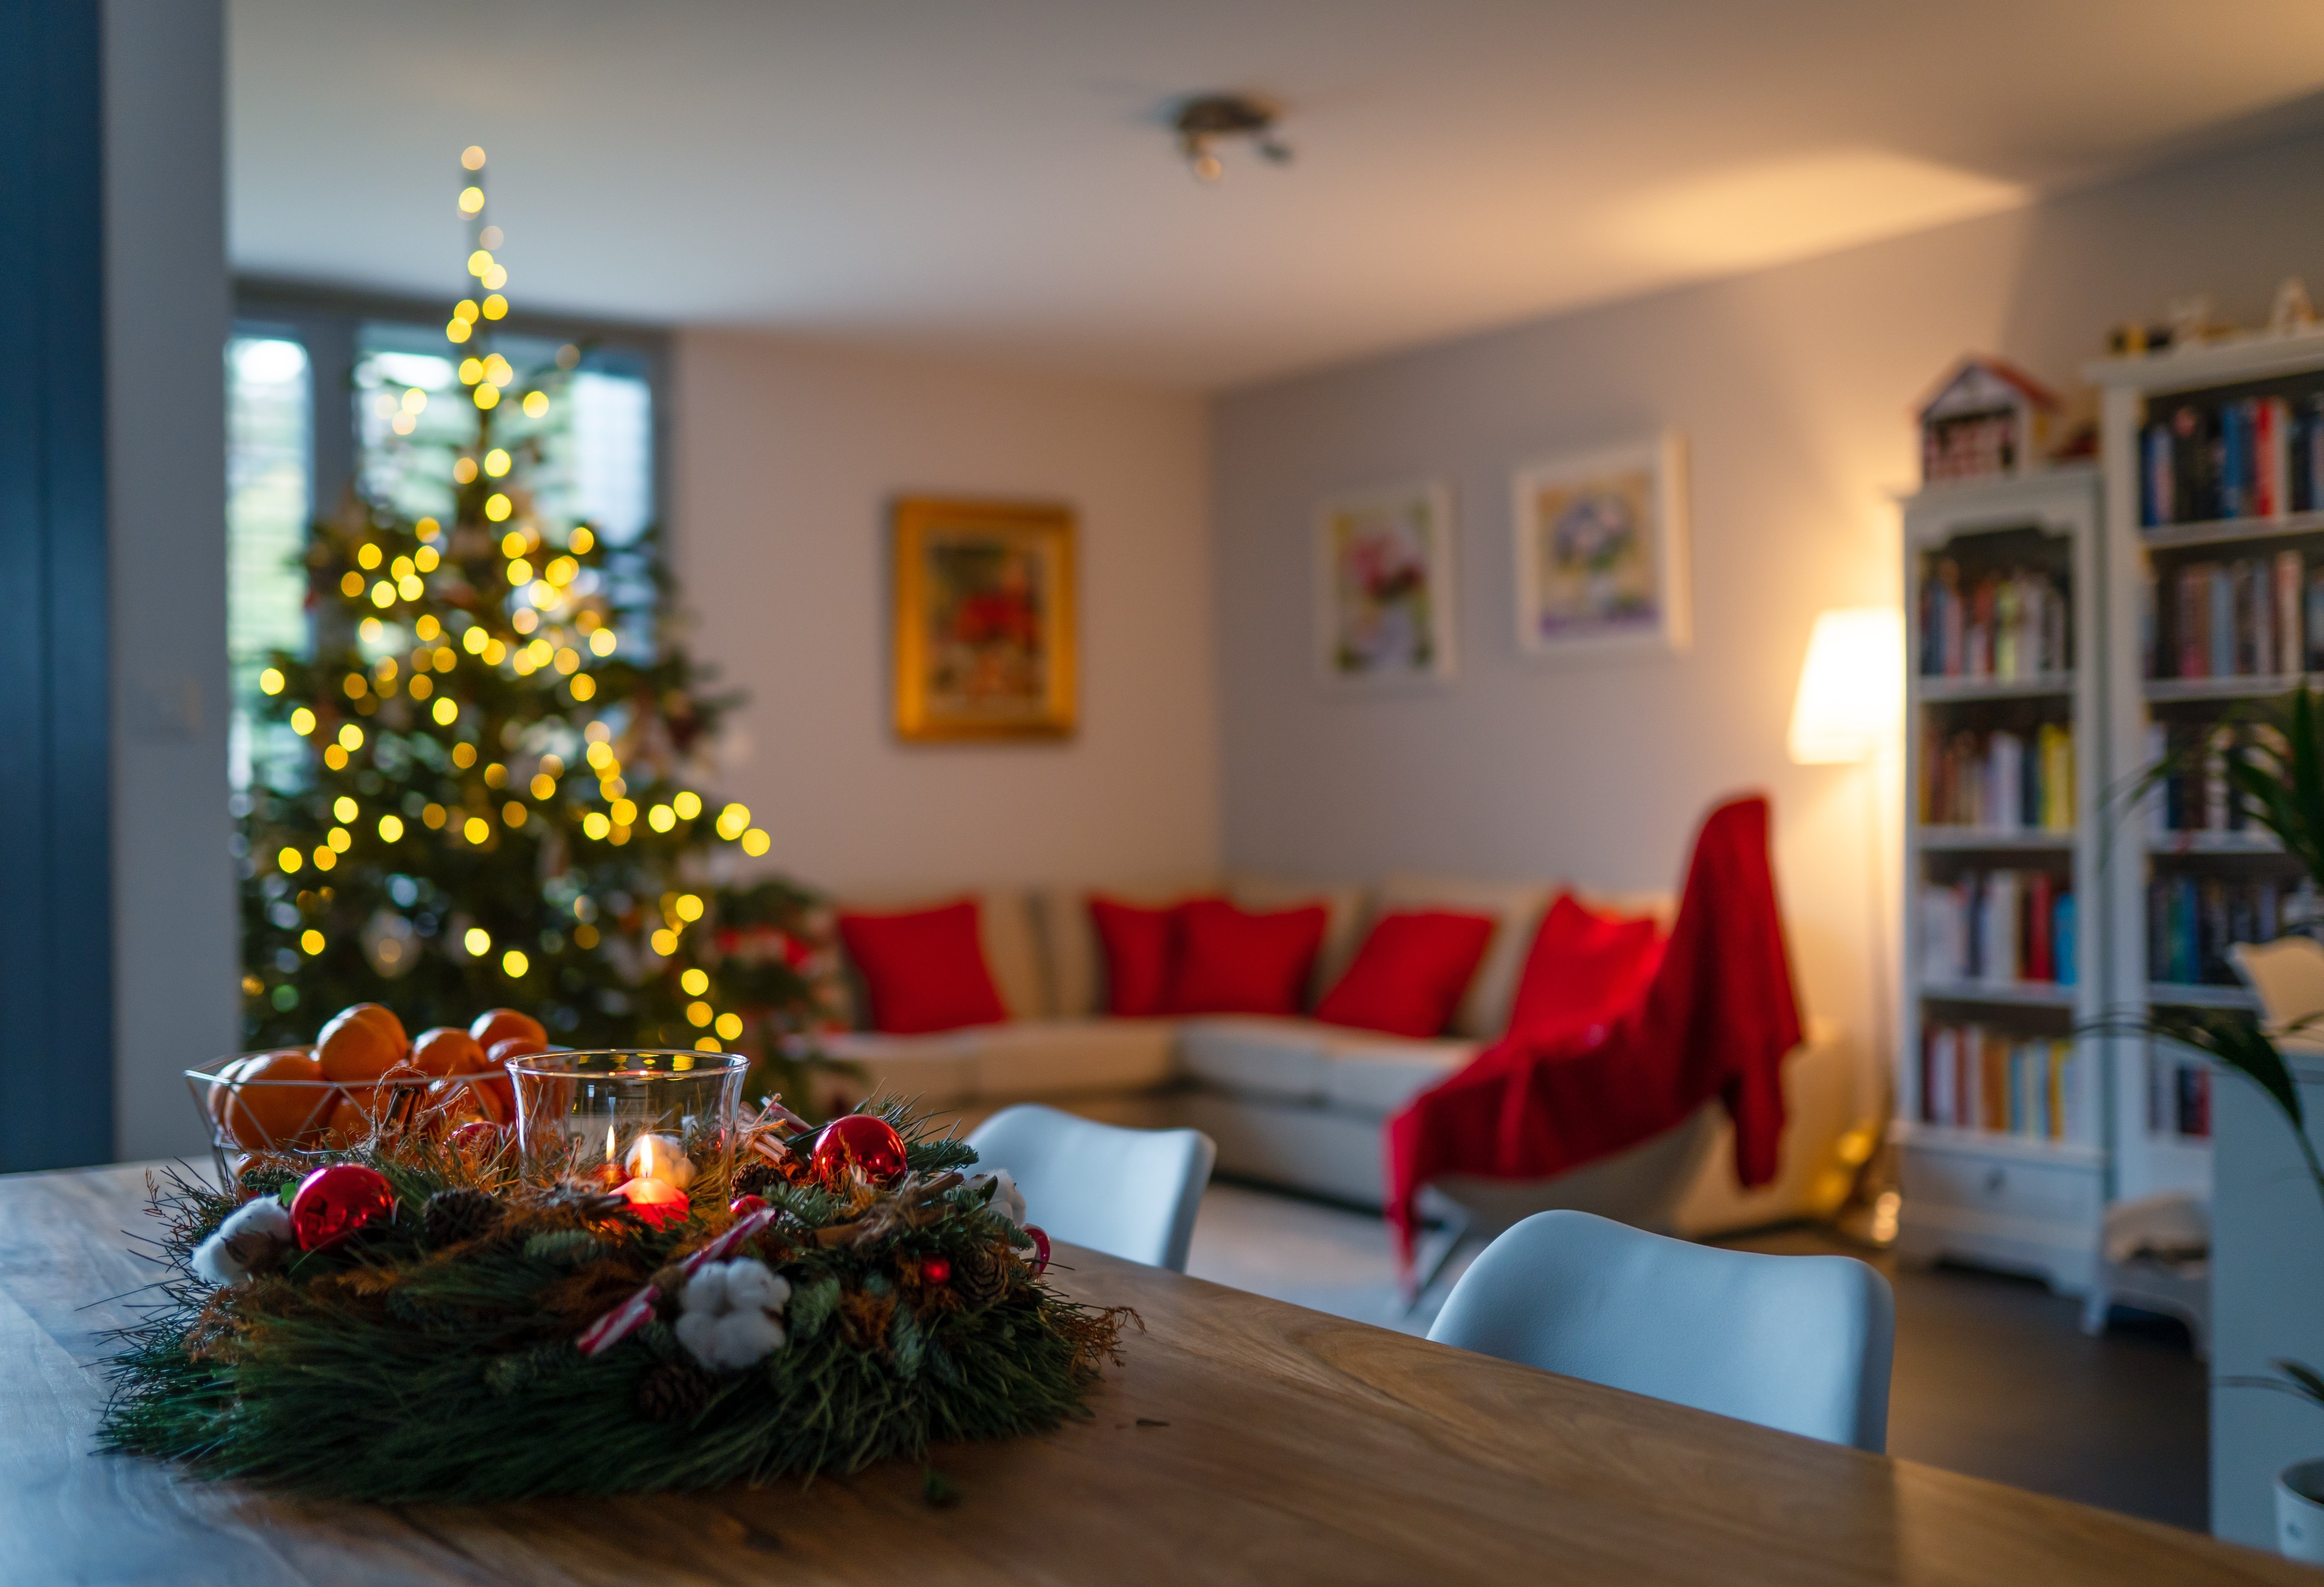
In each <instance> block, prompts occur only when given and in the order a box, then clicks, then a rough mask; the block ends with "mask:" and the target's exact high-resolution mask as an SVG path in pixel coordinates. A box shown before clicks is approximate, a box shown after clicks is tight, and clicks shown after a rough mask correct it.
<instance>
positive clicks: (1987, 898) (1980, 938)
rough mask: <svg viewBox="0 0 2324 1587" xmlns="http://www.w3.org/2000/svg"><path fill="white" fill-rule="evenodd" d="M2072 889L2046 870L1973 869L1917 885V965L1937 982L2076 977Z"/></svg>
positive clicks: (2068, 980) (2065, 981)
mask: <svg viewBox="0 0 2324 1587" xmlns="http://www.w3.org/2000/svg"><path fill="white" fill-rule="evenodd" d="M2079 936H2080V934H2079V932H2078V931H2077V929H2076V921H2075V909H2074V893H2073V889H2072V888H2071V887H2070V885H2068V884H2067V883H2066V882H2064V881H2061V880H2060V879H2059V878H2057V877H2055V876H2052V874H2051V873H2050V872H2047V871H1971V872H1965V873H1963V874H1962V875H1961V876H1960V879H1959V880H1957V881H1952V882H1950V883H1941V882H1934V881H1931V882H1924V883H1923V884H1922V887H1921V972H1922V974H1923V977H1925V978H1926V979H1927V980H1929V981H1931V982H1935V983H1956V982H1982V983H1986V984H1987V985H1996V986H2011V985H2015V984H2018V983H2024V982H2033V983H2043V984H2053V985H2058V986H2071V985H2073V984H2074V983H2075V973H2076V972H2075V960H2074V945H2075V944H2076V942H2077V941H2078V940H2079Z"/></svg>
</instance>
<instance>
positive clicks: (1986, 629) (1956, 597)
mask: <svg viewBox="0 0 2324 1587" xmlns="http://www.w3.org/2000/svg"><path fill="white" fill-rule="evenodd" d="M1919 600H1920V611H1919V613H1918V614H1917V615H1918V616H1919V619H1920V626H1921V653H1920V658H1919V660H1920V672H1921V676H1922V677H1923V678H1994V679H1997V680H2002V681H2013V682H2023V681H2030V680H2033V679H2037V678H2045V677H2051V676H2054V675H2056V674H2059V673H2062V672H2066V671H2069V670H2070V669H2072V667H2073V665H2074V650H2073V603H2072V601H2070V599H2069V598H2068V597H2067V592H2066V586H2065V585H2064V584H2063V583H2062V582H2061V580H2059V579H2058V578H2056V577H2053V576H2052V575H2050V574H2047V573H2041V572H2035V571H2033V570H2031V569H2020V570H2018V571H2016V572H2014V573H1987V574H1984V575H1982V576H1980V577H1978V578H1976V579H1974V580H1972V581H1970V582H1969V584H1968V585H1967V586H1966V587H1964V586H1963V583H1962V579H1961V572H1960V564H1958V563H1956V562H1955V561H1953V560H1952V559H1951V558H1936V561H1935V566H1934V567H1933V568H1932V569H1931V571H1930V573H1929V575H1928V576H1927V577H1923V578H1922V579H1921V581H1920V596H1919Z"/></svg>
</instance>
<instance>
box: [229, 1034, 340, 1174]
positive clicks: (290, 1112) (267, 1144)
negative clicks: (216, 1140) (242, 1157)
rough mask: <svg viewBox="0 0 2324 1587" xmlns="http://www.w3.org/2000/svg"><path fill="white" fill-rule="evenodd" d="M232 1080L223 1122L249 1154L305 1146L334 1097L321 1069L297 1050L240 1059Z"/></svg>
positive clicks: (326, 1113)
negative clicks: (232, 1086)
mask: <svg viewBox="0 0 2324 1587" xmlns="http://www.w3.org/2000/svg"><path fill="white" fill-rule="evenodd" d="M235 1083H236V1084H235V1088H234V1091H233V1093H232V1094H231V1095H230V1096H229V1098H228V1100H227V1102H226V1119H225V1123H226V1130H228V1131H229V1132H230V1133H231V1134H232V1135H233V1136H234V1138H235V1140H236V1141H237V1142H239V1143H240V1144H241V1145H242V1146H243V1148H244V1149H245V1150H249V1151H263V1150H266V1149H269V1148H274V1149H281V1148H284V1147H291V1146H298V1145H302V1144H304V1142H305V1140H306V1139H307V1138H308V1137H309V1135H310V1134H311V1132H312V1131H313V1130H315V1129H316V1128H317V1127H318V1125H319V1124H320V1123H321V1121H323V1120H324V1119H325V1118H327V1116H328V1110H329V1109H330V1107H331V1105H332V1100H333V1099H334V1098H335V1097H337V1095H338V1093H337V1091H335V1090H334V1089H333V1088H332V1087H330V1086H328V1085H327V1084H323V1075H322V1066H321V1065H320V1064H318V1062H317V1061H316V1060H315V1059H313V1058H310V1057H309V1056H307V1055H306V1054H305V1053H303V1052H300V1051H298V1050H296V1049H295V1048H294V1049H290V1050H286V1051H282V1052H273V1053H261V1054H260V1055H259V1056H256V1057H254V1058H248V1059H244V1062H243V1065H242V1066H241V1068H240V1069H239V1070H238V1071H237V1072H236V1074H235Z"/></svg>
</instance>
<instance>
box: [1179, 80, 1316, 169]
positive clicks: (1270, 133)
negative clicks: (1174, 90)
mask: <svg viewBox="0 0 2324 1587" xmlns="http://www.w3.org/2000/svg"><path fill="white" fill-rule="evenodd" d="M1277 119H1278V117H1277V111H1276V108H1275V106H1272V105H1269V104H1268V103H1267V102H1266V101H1265V100H1263V99H1254V98H1252V97H1250V96H1249V95H1245V94H1196V95H1194V96H1192V97H1188V98H1185V99H1181V100H1180V101H1179V102H1178V104H1177V106H1176V109H1174V110H1173V111H1172V112H1171V114H1170V130H1171V131H1172V132H1174V133H1176V134H1178V152H1180V153H1182V154H1184V155H1185V157H1186V164H1187V165H1188V166H1189V167H1190V168H1192V170H1193V171H1194V178H1195V180H1198V181H1205V182H1214V181H1216V180H1219V178H1220V177H1221V176H1222V175H1224V174H1225V173H1226V166H1225V165H1224V164H1223V163H1222V161H1220V159H1219V152H1218V145H1219V143H1220V142H1221V141H1222V140H1223V139H1227V138H1249V139H1250V146H1251V147H1252V148H1253V149H1256V150H1257V151H1259V154H1260V155H1261V156H1263V157H1264V158H1266V159H1268V160H1271V161H1274V162H1275V163H1276V164H1277V165H1282V164H1284V163H1286V162H1287V161H1289V160H1290V158H1291V146H1290V145H1289V144H1287V143H1284V142H1283V140H1282V139H1280V138H1278V137H1277V136H1276V135H1275V124H1276V121H1277Z"/></svg>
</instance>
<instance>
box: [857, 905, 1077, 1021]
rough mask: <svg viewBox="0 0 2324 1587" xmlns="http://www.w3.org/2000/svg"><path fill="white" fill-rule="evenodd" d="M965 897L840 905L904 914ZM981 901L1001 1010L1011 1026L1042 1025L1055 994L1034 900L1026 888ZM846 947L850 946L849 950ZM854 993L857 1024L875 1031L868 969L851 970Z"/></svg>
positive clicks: (979, 916)
mask: <svg viewBox="0 0 2324 1587" xmlns="http://www.w3.org/2000/svg"><path fill="white" fill-rule="evenodd" d="M960 896H961V895H960V894H958V893H954V894H953V895H951V896H950V897H949V898H943V897H931V896H930V895H928V894H927V893H907V894H902V895H898V896H893V897H890V896H884V895H880V894H867V895H862V896H853V897H850V898H848V899H847V900H844V901H843V902H842V903H841V905H840V909H841V910H842V911H844V912H846V913H853V914H898V913H909V912H912V911H916V910H920V909H929V908H932V907H934V906H936V905H939V904H944V903H949V902H952V901H954V900H957V899H958V898H959V897H960ZM969 896H971V897H973V899H974V900H976V933H977V941H978V942H979V944H980V945H982V947H983V950H984V967H985V970H986V973H989V974H990V975H991V977H992V985H993V990H994V991H996V992H999V993H1000V994H1001V1008H1002V1009H1004V1010H1007V1012H1008V1017H1009V1018H1010V1019H1011V1020H1038V1019H1043V1018H1045V1017H1047V1015H1048V1013H1049V1012H1050V1010H1051V1007H1052V1005H1051V1002H1050V1000H1049V991H1048V987H1047V982H1046V978H1045V977H1044V975H1043V973H1042V968H1041V961H1042V953H1041V943H1040V939H1039V933H1038V927H1037V922H1036V919H1035V909H1034V898H1033V895H1032V894H1030V893H1028V892H1027V891H1026V890H1024V889H1022V888H1013V887H988V888H984V889H981V890H978V891H976V892H974V893H973V894H971V895H969ZM843 946H844V945H843ZM846 968H847V971H848V980H849V981H850V982H851V983H853V984H852V985H851V987H850V991H851V992H853V994H854V996H855V999H856V1005H857V1006H856V1010H855V1019H854V1021H853V1022H854V1023H855V1024H856V1025H858V1026H863V1027H869V1026H870V1025H871V1018H870V1010H869V1008H868V1007H867V1006H866V1003H867V1001H868V1000H866V999H865V997H864V995H863V993H864V992H865V987H864V985H863V982H862V974H863V973H862V967H861V966H859V965H857V964H855V963H854V962H853V959H852V958H851V959H850V960H849V962H848V964H847V966H846Z"/></svg>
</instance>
